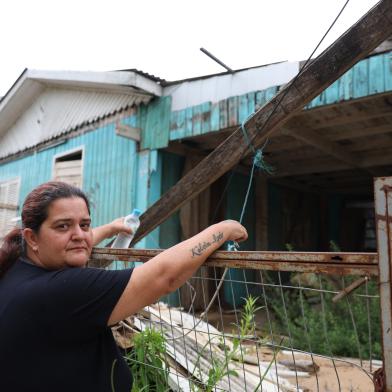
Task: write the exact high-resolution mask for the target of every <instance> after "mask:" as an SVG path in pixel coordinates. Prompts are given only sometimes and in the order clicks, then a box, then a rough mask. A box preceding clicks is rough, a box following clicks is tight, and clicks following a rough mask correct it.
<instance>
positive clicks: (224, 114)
mask: <svg viewBox="0 0 392 392" xmlns="http://www.w3.org/2000/svg"><path fill="white" fill-rule="evenodd" d="M227 105H228V102H227V100H226V99H223V100H222V101H219V128H220V129H225V128H227V127H228V126H229V115H228V108H227Z"/></svg>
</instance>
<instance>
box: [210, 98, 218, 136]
mask: <svg viewBox="0 0 392 392" xmlns="http://www.w3.org/2000/svg"><path fill="white" fill-rule="evenodd" d="M210 121H211V131H218V130H220V126H219V102H214V103H212V104H211V119H210Z"/></svg>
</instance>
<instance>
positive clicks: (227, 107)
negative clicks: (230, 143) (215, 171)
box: [149, 52, 392, 140]
mask: <svg viewBox="0 0 392 392" xmlns="http://www.w3.org/2000/svg"><path fill="white" fill-rule="evenodd" d="M391 53H392V52H388V53H383V54H378V55H375V56H372V57H368V58H366V59H363V60H362V61H360V62H358V63H357V64H356V65H355V66H354V67H352V68H351V69H350V70H349V71H347V72H346V73H345V74H344V75H343V76H342V77H341V78H339V79H338V80H337V81H336V82H335V83H333V84H332V85H331V86H329V87H328V88H327V89H325V90H324V91H323V92H322V93H321V94H320V95H319V96H317V97H316V98H314V99H313V100H312V101H311V102H310V103H309V104H308V105H306V106H305V109H313V108H316V107H319V106H324V105H331V104H336V103H339V102H344V101H349V100H352V99H358V98H363V97H366V96H369V95H373V94H380V93H384V92H387V91H392V57H391ZM278 90H279V86H273V87H270V88H268V89H265V90H261V91H254V92H250V93H247V94H244V95H240V96H234V97H230V98H227V99H223V100H221V101H219V102H204V103H202V104H200V105H196V106H193V107H189V108H186V109H183V110H179V111H173V112H171V118H170V140H179V139H183V138H188V137H192V136H198V135H200V134H205V133H209V132H214V131H219V130H221V129H225V128H229V127H238V126H239V125H240V124H241V123H242V122H243V121H245V120H246V119H247V118H248V117H249V116H250V115H251V114H253V113H254V112H255V111H256V110H257V109H258V108H260V107H261V106H263V105H264V104H265V103H266V102H268V101H269V100H270V99H271V98H272V97H274V95H275V94H276V93H277V91H278ZM149 138H150V136H149Z"/></svg>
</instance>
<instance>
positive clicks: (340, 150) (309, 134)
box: [285, 127, 371, 172]
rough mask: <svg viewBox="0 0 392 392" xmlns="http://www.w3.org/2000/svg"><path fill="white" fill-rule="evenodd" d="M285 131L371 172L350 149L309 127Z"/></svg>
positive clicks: (345, 161) (349, 163) (343, 160)
mask: <svg viewBox="0 0 392 392" xmlns="http://www.w3.org/2000/svg"><path fill="white" fill-rule="evenodd" d="M285 132H286V133H287V134H289V135H290V136H293V137H294V138H295V139H297V140H301V141H302V142H304V143H306V144H309V145H311V146H313V147H315V148H317V149H318V150H320V151H322V152H324V153H325V154H327V155H330V156H332V157H334V158H336V159H338V160H339V161H342V162H344V163H346V164H347V165H349V166H352V167H355V168H363V169H364V170H366V171H370V172H371V169H366V168H364V167H362V165H361V161H360V160H359V159H358V158H357V157H356V156H355V155H354V154H352V153H351V152H350V151H348V150H347V149H345V148H344V147H342V146H340V145H339V144H337V143H334V142H331V141H330V140H328V139H326V138H324V137H322V136H321V135H319V134H318V133H316V132H315V131H313V130H311V129H306V128H304V127H302V128H301V131H295V130H293V129H287V128H286V129H285Z"/></svg>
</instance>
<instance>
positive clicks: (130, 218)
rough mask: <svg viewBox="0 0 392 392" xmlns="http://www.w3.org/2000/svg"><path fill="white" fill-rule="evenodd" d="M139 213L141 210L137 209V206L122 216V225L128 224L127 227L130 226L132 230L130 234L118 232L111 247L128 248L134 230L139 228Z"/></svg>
mask: <svg viewBox="0 0 392 392" xmlns="http://www.w3.org/2000/svg"><path fill="white" fill-rule="evenodd" d="M140 214H141V211H140V210H138V209H137V208H135V209H134V210H133V211H132V214H130V215H127V216H126V217H125V218H124V225H126V226H128V227H129V228H131V230H132V234H126V233H118V234H117V237H116V238H115V240H114V242H113V244H112V248H122V249H125V248H128V247H129V244H130V243H131V241H132V239H133V237H134V235H135V233H136V230H137V229H138V228H139V226H140V220H139V216H140Z"/></svg>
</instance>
